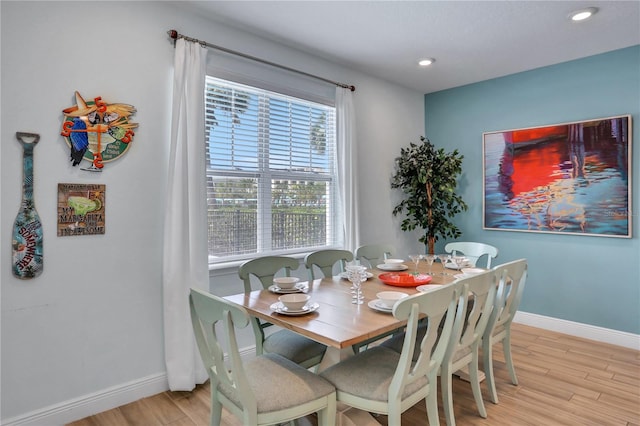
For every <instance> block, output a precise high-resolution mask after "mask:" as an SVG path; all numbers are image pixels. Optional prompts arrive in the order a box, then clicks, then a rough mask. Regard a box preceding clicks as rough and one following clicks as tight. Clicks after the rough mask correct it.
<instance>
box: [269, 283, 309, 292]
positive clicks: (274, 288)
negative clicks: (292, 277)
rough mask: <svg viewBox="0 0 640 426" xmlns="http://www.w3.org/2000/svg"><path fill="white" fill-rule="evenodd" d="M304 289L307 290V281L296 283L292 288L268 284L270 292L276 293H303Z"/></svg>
mask: <svg viewBox="0 0 640 426" xmlns="http://www.w3.org/2000/svg"><path fill="white" fill-rule="evenodd" d="M306 290H307V283H298V284H296V285H294V286H293V288H280V287H278V286H277V285H275V284H273V285H270V286H269V291H270V292H272V293H278V294H288V293H304V292H305V291H306Z"/></svg>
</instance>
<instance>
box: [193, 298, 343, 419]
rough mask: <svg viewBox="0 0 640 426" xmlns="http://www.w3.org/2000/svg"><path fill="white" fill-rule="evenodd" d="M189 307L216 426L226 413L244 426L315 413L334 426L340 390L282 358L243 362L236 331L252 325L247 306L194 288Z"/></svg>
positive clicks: (264, 357) (272, 357)
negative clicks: (206, 378)
mask: <svg viewBox="0 0 640 426" xmlns="http://www.w3.org/2000/svg"><path fill="white" fill-rule="evenodd" d="M189 306H190V310H191V322H192V325H193V332H194V334H195V338H196V342H197V346H198V350H199V352H200V357H201V358H202V361H203V363H204V366H205V369H206V370H207V373H208V374H209V379H210V387H211V414H210V420H209V422H210V425H211V426H219V425H220V423H221V417H222V407H224V408H226V409H227V410H229V411H230V412H231V413H232V414H233V415H235V416H236V417H237V418H238V419H240V421H241V422H242V424H245V425H271V424H277V423H284V422H289V421H292V420H294V419H298V418H300V417H304V416H306V415H308V414H312V413H318V424H319V425H324V426H334V425H335V417H336V390H335V387H334V386H333V385H332V384H331V383H329V382H328V381H327V380H325V379H323V378H321V377H320V376H318V375H317V374H314V373H312V372H310V371H309V370H307V369H305V368H304V367H301V366H299V365H298V364H296V363H294V362H292V361H290V360H288V359H286V358H284V357H282V356H280V355H277V354H264V355H260V356H257V357H254V358H248V359H244V360H243V359H242V357H241V356H240V350H239V348H238V341H237V338H236V329H241V328H245V327H246V326H247V325H249V323H250V322H251V317H250V316H249V313H248V312H247V311H246V310H245V309H244V308H243V307H242V306H239V305H236V304H234V303H231V302H229V301H227V300H225V299H223V298H221V297H218V296H215V295H213V294H210V293H207V292H204V291H202V290H197V289H193V288H192V289H191V293H190V295H189ZM223 347H224V349H223ZM225 349H226V350H225ZM226 357H227V358H228V362H227V363H225V358H226Z"/></svg>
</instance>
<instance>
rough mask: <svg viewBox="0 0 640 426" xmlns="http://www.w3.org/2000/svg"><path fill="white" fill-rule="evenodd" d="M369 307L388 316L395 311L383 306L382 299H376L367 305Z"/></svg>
mask: <svg viewBox="0 0 640 426" xmlns="http://www.w3.org/2000/svg"><path fill="white" fill-rule="evenodd" d="M367 305H369V307H370V308H371V309H373V310H375V311H380V312H384V313H386V314H390V313H391V312H392V311H393V309H392V308H387V307H386V306H383V305H382V304H381V302H380V299H374V300H372V301H370V302H369V303H367Z"/></svg>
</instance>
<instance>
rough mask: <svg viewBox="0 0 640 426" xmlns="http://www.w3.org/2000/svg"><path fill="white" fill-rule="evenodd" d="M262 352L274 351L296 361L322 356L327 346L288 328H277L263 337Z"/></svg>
mask: <svg viewBox="0 0 640 426" xmlns="http://www.w3.org/2000/svg"><path fill="white" fill-rule="evenodd" d="M263 348H264V352H269V353H275V354H279V355H282V356H283V357H285V358H287V359H289V360H291V361H293V362H295V363H297V364H300V363H303V362H305V361H307V360H309V359H311V358H315V357H317V356H319V357H322V355H324V353H325V351H326V350H327V347H326V346H325V345H323V344H322V343H318V342H315V341H313V340H311V339H308V338H306V337H304V336H301V335H299V334H298V333H294V332H293V331H290V330H279V331H276V332H275V333H272V334H270V335H269V336H267V337H266V338H265V339H264V343H263Z"/></svg>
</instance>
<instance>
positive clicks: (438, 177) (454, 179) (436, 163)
mask: <svg viewBox="0 0 640 426" xmlns="http://www.w3.org/2000/svg"><path fill="white" fill-rule="evenodd" d="M420 141H421V143H420V144H416V143H413V142H411V143H410V144H409V147H408V148H401V149H400V156H399V157H397V158H396V159H395V172H394V174H393V176H392V178H391V188H393V189H400V190H402V192H403V194H404V199H403V200H402V201H401V202H400V203H399V204H398V205H396V206H395V207H394V209H393V215H394V216H397V215H400V214H404V215H406V217H405V218H404V219H403V220H402V222H401V224H400V227H401V229H402V230H403V231H413V230H414V229H416V228H420V229H422V230H424V234H423V235H422V236H421V237H420V238H419V241H420V242H421V243H424V244H426V245H427V248H428V252H429V253H434V247H435V243H436V241H438V239H439V238H445V239H448V238H450V239H456V238H458V237H460V235H462V232H461V231H460V229H459V228H458V227H457V226H456V225H455V224H454V223H453V222H452V219H453V218H454V217H455V216H456V215H457V214H458V213H460V212H462V211H466V210H467V204H466V203H465V202H464V200H463V199H462V197H461V196H460V195H458V194H456V188H457V186H458V177H459V176H460V174H461V173H462V159H463V158H464V156H463V155H462V154H460V153H459V152H458V150H457V149H456V150H454V151H453V152H450V153H447V152H445V150H444V149H442V148H440V149H436V148H435V147H434V146H433V144H432V143H431V142H430V141H429V139H427V138H425V137H424V136H421V137H420Z"/></svg>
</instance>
